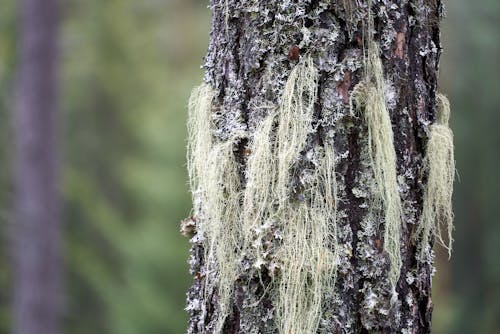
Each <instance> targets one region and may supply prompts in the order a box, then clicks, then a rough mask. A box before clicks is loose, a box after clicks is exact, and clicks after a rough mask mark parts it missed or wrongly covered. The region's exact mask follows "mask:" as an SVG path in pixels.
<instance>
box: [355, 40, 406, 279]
mask: <svg viewBox="0 0 500 334" xmlns="http://www.w3.org/2000/svg"><path fill="white" fill-rule="evenodd" d="M367 55H368V56H367V61H366V80H365V82H363V83H360V84H358V86H356V87H355V89H354V92H353V99H354V101H355V102H356V106H357V108H358V109H360V111H361V112H362V114H363V117H364V119H365V121H366V125H367V127H368V142H369V147H368V150H369V156H370V160H371V166H372V170H373V175H374V182H375V189H376V192H375V198H374V200H373V203H372V209H374V210H380V209H382V210H383V212H384V222H385V225H384V250H385V251H386V252H387V254H388V255H389V259H390V261H391V268H390V272H389V279H390V280H391V283H392V284H393V286H395V285H396V283H397V281H398V279H399V275H400V268H401V264H402V260H401V250H400V239H401V226H402V224H403V221H402V216H403V211H402V204H401V198H400V195H399V189H398V181H397V172H396V151H395V147H394V138H393V137H394V135H393V131H392V125H391V119H390V116H389V112H388V110H387V102H386V97H385V81H384V73H383V67H382V61H381V59H380V50H379V48H378V46H377V45H376V44H375V43H374V42H372V43H371V45H370V47H369V48H368V50H367Z"/></svg>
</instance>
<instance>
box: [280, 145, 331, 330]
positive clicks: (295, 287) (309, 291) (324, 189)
mask: <svg viewBox="0 0 500 334" xmlns="http://www.w3.org/2000/svg"><path fill="white" fill-rule="evenodd" d="M334 159H335V157H334V153H333V148H331V147H329V146H328V147H326V148H325V152H324V157H323V159H322V160H321V163H320V165H319V166H318V167H317V169H316V172H315V177H314V180H315V183H314V185H313V186H312V187H310V188H309V189H308V190H307V191H306V193H305V194H304V196H305V198H308V199H309V200H310V203H306V202H305V201H304V202H302V201H297V202H293V201H291V202H289V203H288V204H287V205H285V207H283V208H282V209H283V213H282V219H283V221H284V224H285V226H284V228H285V230H284V235H283V245H282V247H281V249H280V250H279V252H278V257H279V258H280V259H282V271H281V277H280V281H279V285H278V293H277V302H276V310H277V317H278V319H277V320H278V328H279V332H280V333H283V334H285V333H292V334H295V333H296V334H299V333H315V332H316V330H317V328H318V326H319V321H320V317H321V311H322V303H323V297H324V294H325V292H327V291H333V289H334V284H335V276H336V275H335V274H336V261H337V260H336V259H337V256H336V249H337V247H336V244H337V238H336V209H335V203H336V181H335V168H334Z"/></svg>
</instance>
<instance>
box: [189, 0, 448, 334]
mask: <svg viewBox="0 0 500 334" xmlns="http://www.w3.org/2000/svg"><path fill="white" fill-rule="evenodd" d="M211 9H212V11H213V20H212V30H211V39H210V45H209V48H208V54H207V56H206V59H205V69H206V76H205V81H206V82H207V83H208V84H209V85H210V86H211V87H213V88H214V89H215V101H214V104H215V105H216V107H215V109H216V110H217V115H216V116H214V117H215V118H216V122H215V124H216V131H214V132H213V136H214V137H215V138H217V140H221V141H224V140H226V139H227V138H229V137H230V136H231V132H232V131H233V130H234V129H236V128H238V129H245V131H247V134H248V137H247V138H251V136H252V134H253V133H255V131H256V128H257V127H258V124H260V122H261V121H262V119H263V118H264V117H265V116H266V111H265V108H262V107H259V106H277V105H279V104H280V103H281V100H280V99H281V96H282V92H283V89H284V85H285V83H286V81H287V78H288V76H289V75H290V71H291V70H292V69H293V68H294V67H295V66H296V65H297V64H298V63H300V61H301V59H303V58H304V57H305V56H306V55H308V56H311V57H312V59H313V61H314V64H315V66H316V67H317V69H318V71H319V84H318V90H317V94H318V95H317V100H316V103H315V110H314V124H315V125H316V126H315V127H314V131H313V132H312V133H310V134H309V136H308V141H307V146H306V148H305V149H304V150H303V151H302V152H301V157H300V159H299V162H298V163H297V165H296V170H294V173H293V175H296V178H297V180H296V182H295V183H296V184H300V180H299V175H301V173H302V172H303V171H304V170H306V169H308V168H311V165H310V162H308V159H309V158H308V152H312V151H314V149H315V147H316V146H321V145H323V143H324V142H326V141H330V140H331V141H332V142H333V144H334V147H335V152H336V154H337V159H336V179H337V184H338V198H339V199H340V200H339V201H338V203H337V205H338V207H337V210H338V216H339V218H338V220H337V226H338V227H337V238H338V254H339V258H338V261H337V263H338V268H337V279H336V283H335V293H331V292H330V291H325V292H324V303H323V306H322V314H321V321H320V325H319V327H318V330H317V331H318V333H429V332H430V329H431V313H432V299H431V276H432V273H433V270H434V268H433V265H432V259H428V260H425V261H424V260H420V259H419V257H418V256H417V252H418V246H417V245H416V242H415V239H414V235H413V234H414V230H415V228H416V226H417V225H418V224H419V220H420V215H421V213H422V201H423V187H424V185H425V180H426V179H425V177H426V176H425V174H426V172H425V168H424V166H423V158H424V154H425V144H426V141H427V139H428V128H429V125H430V124H432V123H433V122H434V121H435V119H436V110H437V101H436V94H437V76H438V64H439V56H440V52H441V45H440V31H439V22H440V20H441V18H442V4H441V1H440V0H403V1H399V0H398V1H396V0H374V1H373V3H372V4H371V5H370V4H369V3H368V1H349V0H348V1H343V2H342V1H322V0H298V1H284V2H282V1H264V0H253V1H251V0H241V1H236V0H227V1H226V0H212V1H211ZM370 22H371V24H372V27H373V31H368V30H367V27H369V26H370ZM370 36H371V37H372V38H373V40H374V41H375V42H376V43H377V44H378V46H379V47H380V49H381V60H382V63H383V70H384V77H385V80H386V91H385V97H386V99H387V109H388V112H389V114H390V118H391V123H392V130H393V134H394V146H395V152H396V157H397V168H396V169H397V175H398V184H399V195H400V197H401V200H402V206H403V224H402V227H401V228H402V232H401V256H402V266H401V271H400V276H399V277H400V278H399V281H398V282H397V285H396V287H395V292H394V291H393V290H392V287H391V284H390V282H389V280H388V271H389V267H390V261H389V257H388V254H387V253H386V252H385V251H384V248H383V244H384V240H383V236H384V233H383V231H384V221H383V220H382V219H379V220H378V221H377V220H375V221H374V220H373V219H372V218H370V217H371V216H370V209H369V208H370V205H371V203H370V198H371V196H370V193H371V192H372V190H370V187H369V186H368V183H369V182H371V179H372V178H373V175H372V172H371V169H370V166H369V164H368V163H367V161H366V159H365V157H364V154H365V153H366V147H367V145H368V144H367V141H368V138H367V126H366V124H365V121H364V119H363V117H360V116H359V115H358V114H356V113H354V114H353V113H352V112H351V108H350V104H351V97H352V94H353V89H354V87H355V86H356V85H357V84H358V83H360V82H361V81H363V78H364V74H365V66H364V64H365V57H364V55H365V53H366V40H367V38H369V37H370ZM207 126H208V125H207ZM247 150H248V139H246V138H242V139H241V140H240V141H239V142H238V145H237V150H236V152H235V154H236V160H237V161H238V162H239V164H240V172H241V178H242V182H243V184H244V183H245V168H246V163H247V155H248V152H247ZM292 183H293V182H292ZM241 210H245V208H244V207H242V208H241ZM195 214H196V210H195ZM192 220H193V221H195V223H193V224H194V225H196V226H197V227H196V228H198V226H199V225H201V224H203V218H202V217H196V216H195V217H193V218H192ZM194 233H195V235H194V237H193V238H192V239H191V242H192V245H193V246H192V250H191V260H190V264H191V272H192V274H193V275H194V276H195V281H194V284H193V286H192V287H191V289H190V290H189V292H188V306H187V310H188V312H189V315H190V321H189V329H188V333H213V332H215V327H216V325H215V324H214V322H215V321H216V318H217V314H218V312H220V305H219V300H218V296H217V293H216V292H215V293H207V291H206V286H205V283H206V279H205V276H206V269H207V263H206V259H205V258H204V254H205V252H204V247H206V244H205V242H204V236H201V235H200V232H199V231H198V233H197V234H196V231H194ZM278 260H279V259H278ZM238 268H239V269H238V274H237V276H238V279H237V280H236V281H235V286H234V292H233V294H232V298H231V306H230V310H231V311H230V314H229V316H228V317H227V318H226V319H225V322H224V326H223V330H222V332H223V333H277V332H278V329H277V324H276V318H275V314H276V310H275V305H273V299H272V297H271V296H270V294H269V293H268V291H266V289H265V288H263V287H266V286H269V284H270V283H271V282H272V281H274V280H279V275H278V276H277V277H274V278H273V277H271V276H272V275H271V274H270V272H269V268H263V269H262V270H260V271H255V270H253V271H252V270H245V267H244V266H241V267H238Z"/></svg>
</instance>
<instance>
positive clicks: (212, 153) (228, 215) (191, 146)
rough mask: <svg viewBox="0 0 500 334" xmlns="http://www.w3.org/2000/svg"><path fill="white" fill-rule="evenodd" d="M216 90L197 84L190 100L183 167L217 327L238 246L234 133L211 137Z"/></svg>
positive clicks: (224, 311) (227, 296)
mask: <svg viewBox="0 0 500 334" xmlns="http://www.w3.org/2000/svg"><path fill="white" fill-rule="evenodd" d="M214 97H215V92H214V91H213V89H212V88H211V87H210V86H209V85H207V84H202V85H201V86H199V87H197V88H195V89H194V90H193V92H192V94H191V98H190V101H189V117H188V136H189V143H188V158H187V161H188V171H189V178H190V186H191V192H192V194H193V205H194V209H195V214H196V215H197V216H199V218H201V220H202V221H203V223H202V224H200V225H199V231H197V232H198V233H199V235H200V236H201V238H203V240H204V252H205V254H204V259H205V264H206V266H205V272H204V273H203V274H204V276H205V298H210V295H211V294H213V293H215V292H216V293H217V295H218V299H219V306H220V310H219V313H218V320H217V322H216V324H215V328H216V332H218V333H219V332H221V331H222V326H223V323H224V319H225V318H226V317H227V316H228V315H229V313H230V309H229V305H230V299H231V295H232V290H233V285H234V281H235V279H236V273H237V268H238V261H239V252H238V251H237V250H238V249H239V248H240V247H241V243H240V240H241V239H242V237H241V226H240V211H241V210H240V199H241V181H240V175H239V163H238V162H237V161H236V157H235V154H234V148H235V145H236V144H237V142H238V140H239V137H238V136H232V137H230V139H228V140H227V141H223V142H215V141H214V139H213V137H212V131H213V126H214V125H213V122H212V111H213V100H214Z"/></svg>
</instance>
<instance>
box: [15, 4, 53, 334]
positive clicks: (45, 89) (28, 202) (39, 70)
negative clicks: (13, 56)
mask: <svg viewBox="0 0 500 334" xmlns="http://www.w3.org/2000/svg"><path fill="white" fill-rule="evenodd" d="M19 10H20V16H19V17H20V21H19V22H20V24H19V57H20V58H19V63H18V64H19V68H18V72H17V85H16V109H15V116H14V118H15V128H14V129H15V140H16V143H15V148H16V160H15V174H16V175H15V191H16V195H15V198H14V201H15V203H14V205H15V211H16V214H15V223H14V226H13V249H12V253H13V260H14V291H13V295H14V309H13V332H14V333H17V334H35V333H37V334H40V333H47V334H48V333H51V334H52V333H58V332H59V314H60V311H61V294H60V289H61V286H60V285H61V278H60V275H61V260H62V259H61V253H60V252H61V251H60V247H61V224H60V219H59V211H60V197H59V189H58V172H59V171H58V169H59V164H58V150H57V146H58V145H57V139H58V138H57V133H58V131H57V75H56V72H57V71H56V69H57V50H56V49H57V45H56V44H57V30H58V29H57V28H58V6H57V3H56V0H22V1H20V3H19Z"/></svg>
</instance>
